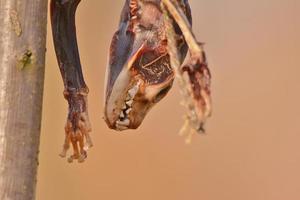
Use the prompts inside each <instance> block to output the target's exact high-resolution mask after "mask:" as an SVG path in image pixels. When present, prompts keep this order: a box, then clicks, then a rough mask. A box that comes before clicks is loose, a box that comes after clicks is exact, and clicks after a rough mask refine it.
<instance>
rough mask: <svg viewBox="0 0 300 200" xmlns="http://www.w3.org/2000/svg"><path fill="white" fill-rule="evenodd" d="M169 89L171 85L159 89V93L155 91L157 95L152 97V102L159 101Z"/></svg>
mask: <svg viewBox="0 0 300 200" xmlns="http://www.w3.org/2000/svg"><path fill="white" fill-rule="evenodd" d="M170 89H171V85H170V86H167V87H165V88H164V89H162V90H161V91H159V93H157V95H156V96H155V98H154V103H157V102H159V101H160V100H161V99H162V98H164V97H165V96H166V94H167V93H168V92H169V90H170Z"/></svg>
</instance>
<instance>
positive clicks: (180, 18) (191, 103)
mask: <svg viewBox="0 0 300 200" xmlns="http://www.w3.org/2000/svg"><path fill="white" fill-rule="evenodd" d="M162 8H163V10H164V12H165V23H166V27H167V30H168V31H167V32H168V38H169V40H168V45H169V53H170V56H171V60H172V66H173V67H174V69H175V72H176V77H177V78H178V81H179V85H180V87H181V93H182V95H183V96H184V105H185V106H186V107H187V109H188V113H187V115H186V122H185V125H184V127H183V128H182V130H181V131H180V134H181V135H182V134H183V133H184V132H186V131H187V130H188V127H187V126H190V128H191V130H189V133H188V134H189V135H188V139H187V142H190V140H191V137H192V135H193V133H194V132H204V128H203V126H204V123H205V121H206V119H207V118H208V117H209V116H210V115H211V97H210V78H211V76H210V72H209V69H208V67H207V63H206V58H205V53H204V51H203V49H202V45H201V44H199V43H198V42H197V40H196V38H195V36H194V34H193V32H192V30H191V25H190V23H189V22H188V20H187V18H186V16H185V15H184V12H183V11H182V8H181V7H180V5H179V3H178V1H175V0H174V1H172V0H162ZM173 20H175V22H176V23H177V24H178V26H179V27H180V29H181V31H182V33H183V35H184V37H185V40H186V42H187V45H188V46H189V52H190V57H189V59H188V62H187V63H186V65H184V66H183V67H182V68H181V67H180V65H179V62H178V51H177V50H176V48H174V47H176V46H175V44H176V43H175V40H176V38H175V37H174V29H173V27H172V26H171V24H172V23H173ZM184 72H186V74H187V76H188V79H189V80H188V81H186V80H185V78H184Z"/></svg>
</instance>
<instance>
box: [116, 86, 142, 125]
mask: <svg viewBox="0 0 300 200" xmlns="http://www.w3.org/2000/svg"><path fill="white" fill-rule="evenodd" d="M138 90H139V84H137V85H135V86H134V87H132V88H131V89H130V90H128V93H127V96H126V99H125V104H124V105H123V107H122V111H121V113H120V116H119V120H118V121H117V122H116V127H117V129H118V130H120V131H122V130H126V129H128V126H129V124H130V120H129V118H128V117H129V113H130V112H131V110H132V107H131V106H132V103H133V99H134V97H135V95H136V94H137V92H138Z"/></svg>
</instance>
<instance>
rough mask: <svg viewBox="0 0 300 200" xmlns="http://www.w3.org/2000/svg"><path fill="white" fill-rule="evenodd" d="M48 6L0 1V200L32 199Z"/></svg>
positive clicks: (41, 1) (42, 0)
mask: <svg viewBox="0 0 300 200" xmlns="http://www.w3.org/2000/svg"><path fill="white" fill-rule="evenodd" d="M46 23H47V0H26V1H25V0H0V199H1V200H32V199H34V198H35V187H36V174H37V166H38V149H39V137H40V128H41V111H42V97H43V83H44V67H45V51H46Z"/></svg>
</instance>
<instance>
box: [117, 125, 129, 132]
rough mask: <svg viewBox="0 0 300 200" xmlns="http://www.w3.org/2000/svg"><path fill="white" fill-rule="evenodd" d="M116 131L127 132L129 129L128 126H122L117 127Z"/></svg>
mask: <svg viewBox="0 0 300 200" xmlns="http://www.w3.org/2000/svg"><path fill="white" fill-rule="evenodd" d="M116 129H117V130H118V131H124V130H127V129H128V127H127V126H122V125H118V124H117V125H116Z"/></svg>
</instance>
